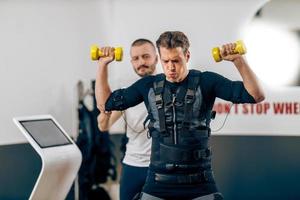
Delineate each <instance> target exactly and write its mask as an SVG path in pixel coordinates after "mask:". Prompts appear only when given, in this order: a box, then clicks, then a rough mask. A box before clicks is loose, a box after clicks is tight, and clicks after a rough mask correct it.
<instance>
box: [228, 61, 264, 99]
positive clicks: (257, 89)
mask: <svg viewBox="0 0 300 200" xmlns="http://www.w3.org/2000/svg"><path fill="white" fill-rule="evenodd" d="M233 63H234V65H235V66H236V68H237V69H238V70H239V73H240V75H241V76H242V79H243V83H244V86H245V88H246V90H247V91H248V93H249V94H250V95H251V96H252V97H253V98H254V99H255V101H256V102H257V103H258V102H261V101H263V100H264V99H265V95H264V92H263V89H262V87H261V86H260V84H259V80H258V78H257V77H256V75H255V73H254V72H253V71H252V69H251V68H250V66H249V65H248V63H247V62H246V60H245V59H244V58H243V57H240V58H237V59H235V60H234V61H233Z"/></svg>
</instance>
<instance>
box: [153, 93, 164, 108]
mask: <svg viewBox="0 0 300 200" xmlns="http://www.w3.org/2000/svg"><path fill="white" fill-rule="evenodd" d="M155 103H156V106H157V108H158V109H161V108H162V105H163V100H162V96H161V95H160V94H159V95H155Z"/></svg>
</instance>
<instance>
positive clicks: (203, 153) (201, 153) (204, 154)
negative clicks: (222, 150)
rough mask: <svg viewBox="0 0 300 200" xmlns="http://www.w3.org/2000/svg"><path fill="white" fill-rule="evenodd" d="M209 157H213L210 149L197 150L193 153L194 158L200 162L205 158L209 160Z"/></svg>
mask: <svg viewBox="0 0 300 200" xmlns="http://www.w3.org/2000/svg"><path fill="white" fill-rule="evenodd" d="M209 156H211V149H210V148H207V149H200V150H195V151H194V152H193V157H194V158H195V159H196V160H200V159H203V158H208V157H209Z"/></svg>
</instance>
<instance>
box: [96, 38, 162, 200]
mask: <svg viewBox="0 0 300 200" xmlns="http://www.w3.org/2000/svg"><path fill="white" fill-rule="evenodd" d="M110 51H113V53H114V57H115V60H116V61H121V60H122V55H123V51H122V49H121V48H120V47H119V48H112V47H104V48H102V49H101V50H100V49H98V48H97V47H92V49H91V57H92V59H93V58H95V59H97V60H98V59H99V58H100V57H103V56H104V55H111V54H110V53H109V52H110ZM100 55H101V56H100ZM130 57H131V64H132V67H133V69H134V71H135V73H136V74H137V75H139V76H140V77H145V76H148V75H152V74H155V71H156V64H157V62H158V56H157V54H156V49H155V46H154V44H153V43H152V42H151V41H150V40H147V39H137V40H135V41H134V42H133V43H132V44H131V48H130ZM111 59H112V58H109V57H108V58H100V60H99V67H102V65H105V64H108V63H109V62H110V61H112V60H111ZM121 115H122V113H121V112H119V111H113V112H112V113H111V114H110V113H105V112H101V113H100V115H99V117H98V124H99V128H100V130H101V131H108V130H109V128H110V127H111V126H112V124H113V123H115V122H116V121H117V120H118V119H119V118H120V117H121ZM123 115H124V119H125V121H126V136H127V137H128V143H127V144H126V152H125V157H124V158H123V160H122V173H121V181H120V200H131V199H132V198H133V197H134V196H135V195H136V194H137V193H140V192H141V191H142V187H143V185H144V183H145V180H146V176H147V171H148V166H149V163H150V152H151V140H150V139H149V138H148V137H147V130H146V129H145V128H144V126H143V122H144V121H145V119H146V117H147V110H146V109H145V106H144V105H142V104H140V105H138V106H135V107H134V108H130V109H128V110H125V111H124V112H123Z"/></svg>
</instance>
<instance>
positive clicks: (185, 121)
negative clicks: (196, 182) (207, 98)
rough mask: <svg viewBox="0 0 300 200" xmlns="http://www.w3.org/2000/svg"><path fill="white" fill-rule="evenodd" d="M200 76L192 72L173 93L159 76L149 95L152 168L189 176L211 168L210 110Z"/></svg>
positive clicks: (162, 77)
mask: <svg viewBox="0 0 300 200" xmlns="http://www.w3.org/2000/svg"><path fill="white" fill-rule="evenodd" d="M200 73H201V72H198V71H195V70H190V72H189V75H188V83H187V84H186V85H185V86H182V85H181V86H179V87H178V88H177V91H176V93H174V94H172V92H171V91H170V88H168V87H167V86H166V85H165V76H164V75H163V74H161V75H158V76H156V80H155V82H154V85H153V89H151V90H150V92H149V94H148V100H149V107H148V109H149V113H150V116H151V117H150V123H149V125H148V127H149V131H150V135H151V136H152V152H151V166H152V167H153V168H155V169H157V170H158V171H160V172H163V173H166V174H169V172H171V173H170V174H174V172H175V174H176V173H177V172H178V173H180V174H185V173H186V174H190V173H198V172H204V171H206V170H210V169H211V151H210V148H209V147H208V139H209V136H210V128H209V123H210V118H211V117H210V116H211V110H206V108H205V106H204V102H203V96H202V93H201V88H200V86H199V80H200ZM157 170H156V171H157ZM161 175H162V176H164V175H163V174H161ZM171 179H172V177H171Z"/></svg>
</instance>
